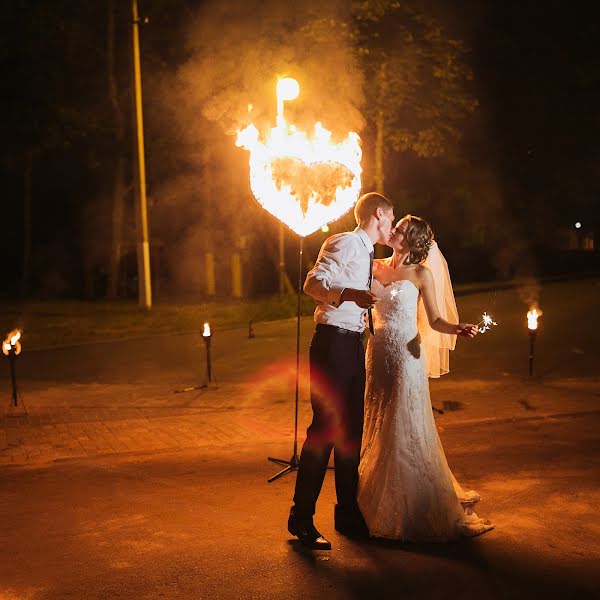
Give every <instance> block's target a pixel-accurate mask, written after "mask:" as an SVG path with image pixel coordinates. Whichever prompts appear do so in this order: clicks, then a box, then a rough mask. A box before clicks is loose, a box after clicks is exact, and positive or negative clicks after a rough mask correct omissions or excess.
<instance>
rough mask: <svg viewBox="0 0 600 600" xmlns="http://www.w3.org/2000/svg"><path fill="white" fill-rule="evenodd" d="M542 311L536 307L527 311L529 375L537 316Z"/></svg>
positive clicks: (530, 374)
mask: <svg viewBox="0 0 600 600" xmlns="http://www.w3.org/2000/svg"><path fill="white" fill-rule="evenodd" d="M542 314H543V313H542V311H541V310H539V309H538V308H535V307H533V308H531V309H530V310H528V311H527V328H528V329H529V376H530V377H531V376H532V375H533V357H534V355H535V341H536V339H537V332H538V318H539V317H541V316H542Z"/></svg>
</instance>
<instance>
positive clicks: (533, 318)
mask: <svg viewBox="0 0 600 600" xmlns="http://www.w3.org/2000/svg"><path fill="white" fill-rule="evenodd" d="M543 314H544V313H543V312H542V311H541V310H540V309H538V308H535V307H534V308H532V309H531V310H529V311H527V327H528V328H529V329H531V330H532V331H533V330H535V329H537V327H538V318H539V317H541V316H542V315H543Z"/></svg>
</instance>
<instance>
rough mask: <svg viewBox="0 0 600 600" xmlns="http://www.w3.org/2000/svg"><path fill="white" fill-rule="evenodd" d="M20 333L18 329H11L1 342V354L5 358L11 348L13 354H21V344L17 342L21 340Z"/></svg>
mask: <svg viewBox="0 0 600 600" xmlns="http://www.w3.org/2000/svg"><path fill="white" fill-rule="evenodd" d="M21 333H22V331H21V330H20V329H13V330H12V331H11V332H10V333H8V334H7V335H6V337H5V338H4V341H3V342H2V352H3V353H4V355H5V356H8V355H9V353H10V352H11V350H13V348H14V351H15V354H21V343H20V342H19V340H20V339H21Z"/></svg>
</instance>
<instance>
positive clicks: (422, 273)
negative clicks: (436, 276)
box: [415, 265, 433, 285]
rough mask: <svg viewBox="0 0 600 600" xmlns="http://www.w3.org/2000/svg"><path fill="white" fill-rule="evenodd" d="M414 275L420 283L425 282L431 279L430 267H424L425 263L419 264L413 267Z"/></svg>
mask: <svg viewBox="0 0 600 600" xmlns="http://www.w3.org/2000/svg"><path fill="white" fill-rule="evenodd" d="M415 275H416V277H417V280H418V281H419V283H420V284H421V285H423V284H427V283H429V282H430V281H432V280H433V276H432V274H431V269H430V268H429V267H426V266H425V265H419V266H418V267H417V268H416V269H415Z"/></svg>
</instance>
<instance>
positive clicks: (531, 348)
mask: <svg viewBox="0 0 600 600" xmlns="http://www.w3.org/2000/svg"><path fill="white" fill-rule="evenodd" d="M536 337H537V330H536V329H532V330H530V331H529V377H531V376H532V375H533V355H534V354H535V338H536Z"/></svg>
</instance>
